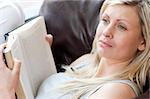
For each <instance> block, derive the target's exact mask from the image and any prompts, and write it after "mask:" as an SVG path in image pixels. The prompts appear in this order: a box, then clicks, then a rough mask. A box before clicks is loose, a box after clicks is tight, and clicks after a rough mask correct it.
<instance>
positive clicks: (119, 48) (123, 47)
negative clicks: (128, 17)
mask: <svg viewBox="0 0 150 99" xmlns="http://www.w3.org/2000/svg"><path fill="white" fill-rule="evenodd" d="M137 47H138V44H137V42H136V40H134V39H127V40H126V39H122V40H120V41H117V42H116V52H121V53H122V55H123V56H128V55H129V56H130V57H131V56H133V55H135V53H136V51H137ZM120 55H121V54H120Z"/></svg>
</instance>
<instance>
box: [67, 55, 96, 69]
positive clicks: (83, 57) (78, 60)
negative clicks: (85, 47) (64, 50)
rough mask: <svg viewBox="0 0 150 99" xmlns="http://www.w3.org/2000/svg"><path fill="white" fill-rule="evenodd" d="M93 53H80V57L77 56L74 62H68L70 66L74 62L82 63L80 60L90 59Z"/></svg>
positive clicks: (74, 63)
mask: <svg viewBox="0 0 150 99" xmlns="http://www.w3.org/2000/svg"><path fill="white" fill-rule="evenodd" d="M93 56H94V55H93V54H91V53H90V54H85V55H82V56H81V57H79V58H78V59H76V60H75V61H74V62H72V63H71V64H70V66H75V65H76V64H78V63H82V62H84V61H85V60H87V59H88V60H90V59H92V57H93Z"/></svg>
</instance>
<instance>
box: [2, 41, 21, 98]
mask: <svg viewBox="0 0 150 99" xmlns="http://www.w3.org/2000/svg"><path fill="white" fill-rule="evenodd" d="M5 46H6V44H1V45H0V99H2V98H3V99H9V98H8V97H11V98H10V99H14V97H15V91H16V88H17V86H18V82H19V73H20V65H21V62H20V61H19V60H16V59H15V60H14V67H13V69H12V70H10V69H9V68H7V67H6V64H5V62H4V58H3V50H4V47H5Z"/></svg>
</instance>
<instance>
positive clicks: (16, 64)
mask: <svg viewBox="0 0 150 99" xmlns="http://www.w3.org/2000/svg"><path fill="white" fill-rule="evenodd" d="M20 67H21V62H20V61H19V60H17V59H14V67H13V70H12V73H13V74H14V75H17V76H18V77H19V74H20Z"/></svg>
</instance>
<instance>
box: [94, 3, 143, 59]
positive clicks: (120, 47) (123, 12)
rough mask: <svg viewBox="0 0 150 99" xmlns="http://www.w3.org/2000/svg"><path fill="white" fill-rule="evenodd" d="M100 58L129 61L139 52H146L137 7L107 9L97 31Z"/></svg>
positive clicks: (124, 6)
mask: <svg viewBox="0 0 150 99" xmlns="http://www.w3.org/2000/svg"><path fill="white" fill-rule="evenodd" d="M96 36H97V37H98V39H97V41H96V45H97V50H98V52H99V55H100V57H105V58H109V59H117V60H118V59H119V60H129V59H132V58H133V56H134V55H135V53H136V52H137V50H140V51H142V50H144V47H145V44H144V40H143V38H142V35H141V26H140V20H139V16H138V13H137V9H136V7H131V6H126V5H113V6H109V7H107V8H106V10H105V11H104V13H103V14H102V16H101V18H100V22H99V25H98V27H97V30H96Z"/></svg>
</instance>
